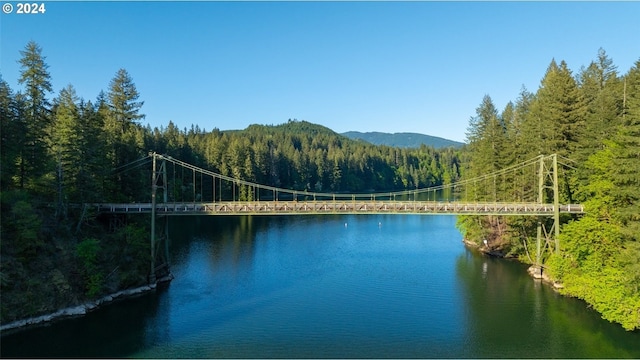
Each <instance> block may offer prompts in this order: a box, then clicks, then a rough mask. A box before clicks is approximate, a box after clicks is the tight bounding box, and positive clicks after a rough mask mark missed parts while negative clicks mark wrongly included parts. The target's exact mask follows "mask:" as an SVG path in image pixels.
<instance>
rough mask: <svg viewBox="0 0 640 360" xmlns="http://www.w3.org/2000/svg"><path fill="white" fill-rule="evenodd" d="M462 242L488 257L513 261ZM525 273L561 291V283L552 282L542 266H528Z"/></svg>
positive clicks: (476, 245)
mask: <svg viewBox="0 0 640 360" xmlns="http://www.w3.org/2000/svg"><path fill="white" fill-rule="evenodd" d="M462 242H463V243H464V244H465V246H467V247H469V248H473V249H476V250H478V251H480V252H481V253H483V254H485V255H488V256H493V257H499V258H502V259H515V258H509V257H505V256H504V255H503V254H501V253H499V252H496V251H486V250H483V249H482V248H481V247H480V245H478V244H476V243H474V242H471V241H468V240H467V239H462ZM515 260H516V261H518V262H520V263H522V264H525V263H523V262H521V261H519V260H518V259H515ZM527 273H528V274H529V276H531V277H532V278H533V279H534V280H540V281H542V282H543V283H546V284H548V285H549V286H551V288H553V290H555V291H558V290H559V289H562V288H563V287H564V286H563V285H562V283H560V282H557V281H554V280H552V279H551V278H550V277H549V275H547V274H546V273H545V272H544V265H543V266H538V265H535V264H532V265H529V267H528V268H527Z"/></svg>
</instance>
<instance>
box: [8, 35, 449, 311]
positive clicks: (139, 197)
mask: <svg viewBox="0 0 640 360" xmlns="http://www.w3.org/2000/svg"><path fill="white" fill-rule="evenodd" d="M19 55H20V58H19V63H20V65H21V76H20V79H19V83H18V84H17V85H18V86H19V87H20V89H19V90H18V91H14V90H13V89H12V87H11V86H10V85H9V84H8V83H7V82H5V81H4V80H1V79H0V116H1V117H0V119H1V124H0V129H1V138H2V143H1V148H0V155H1V159H0V160H1V161H0V166H1V177H0V200H1V207H2V208H1V210H2V222H1V228H0V236H1V242H0V257H1V259H0V292H1V293H2V296H1V297H0V322H2V323H6V322H9V321H13V320H16V319H21V318H25V317H29V316H35V315H40V314H44V313H48V312H52V311H54V310H56V309H59V308H62V307H65V306H70V305H75V304H78V303H81V302H83V301H85V300H87V299H94V298H96V297H98V296H100V295H104V294H107V293H111V292H114V291H117V290H120V289H124V288H129V287H134V286H138V285H142V284H146V283H147V282H148V275H149V263H150V255H149V253H150V249H149V230H148V228H147V227H148V226H147V224H146V222H148V218H139V217H133V216H132V217H129V218H128V219H125V221H123V222H120V223H117V224H115V225H117V226H114V223H110V222H109V221H108V220H107V219H102V218H100V217H98V216H96V214H94V213H92V211H91V209H90V208H88V207H85V206H84V204H87V203H97V202H128V201H145V202H147V201H150V191H149V186H150V184H149V182H150V177H149V174H150V173H149V172H148V171H147V172H145V171H138V170H140V169H135V168H133V167H132V166H130V165H128V164H130V163H131V162H133V161H135V160H137V159H140V158H142V157H144V156H146V155H147V154H148V153H149V152H150V151H155V152H158V153H161V154H167V155H170V156H173V157H175V158H177V159H180V160H183V161H186V162H189V163H192V164H194V165H197V166H201V167H204V168H207V169H210V170H212V171H216V172H219V173H221V174H223V175H228V176H233V177H236V178H240V179H243V180H247V181H252V182H257V183H260V184H266V185H273V186H278V187H283V188H289V189H296V190H309V191H324V192H367V191H387V190H402V189H410V188H417V187H424V186H430V185H439V184H442V183H450V182H453V181H455V180H457V179H458V177H459V167H460V160H459V158H458V152H457V150H453V149H445V150H434V149H433V148H430V147H426V146H422V147H420V148H417V149H398V148H393V147H388V146H374V145H371V144H364V143H362V142H358V141H354V140H350V139H348V138H346V137H344V136H341V135H338V134H336V133H334V132H333V131H331V130H330V129H327V128H324V127H322V126H319V125H314V124H310V123H308V122H305V121H295V120H290V121H289V122H287V123H285V124H282V125H277V126H261V125H253V126H250V127H249V128H247V129H245V130H240V131H219V130H217V129H214V130H212V131H205V130H204V129H201V128H200V127H199V126H197V125H194V126H191V128H190V129H178V128H177V127H176V126H175V125H174V124H173V123H172V122H169V123H168V125H167V126H166V127H161V128H153V129H152V128H151V127H149V126H143V125H142V124H141V121H142V120H143V119H144V114H143V113H142V107H143V105H144V102H143V101H141V100H140V94H139V93H138V91H137V89H136V86H135V84H134V82H133V79H132V77H131V76H130V74H129V73H128V72H127V71H126V70H124V69H120V70H118V71H117V73H116V74H115V76H114V77H113V79H112V80H111V82H110V83H109V84H105V85H108V88H107V91H106V92H101V93H100V94H97V97H96V99H95V100H94V101H91V100H85V99H84V98H82V97H81V96H80V95H79V94H77V93H76V91H75V89H74V87H73V85H68V86H66V87H65V88H63V89H62V90H61V91H60V92H59V93H58V94H52V92H53V88H52V84H51V76H50V74H49V70H48V65H47V63H46V61H45V60H46V57H45V56H44V55H43V51H42V49H41V48H40V47H39V46H38V44H36V43H35V42H30V43H28V44H27V45H26V47H25V49H24V51H21V53H20V54H19ZM63 83H64V82H63ZM94 96H95V95H94ZM212 122H215V120H212ZM183 185H184V186H183V187H182V191H183V192H185V193H190V191H188V190H189V189H187V187H188V186H192V185H189V184H187V183H185V184H183ZM237 195H238V200H243V199H247V198H248V196H249V194H247V193H242V192H240V193H239V194H237Z"/></svg>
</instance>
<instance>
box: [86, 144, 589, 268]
mask: <svg viewBox="0 0 640 360" xmlns="http://www.w3.org/2000/svg"><path fill="white" fill-rule="evenodd" d="M149 164H151V179H150V180H151V182H150V185H151V186H150V192H151V201H150V202H143V203H100V204H93V206H94V208H95V210H96V211H97V212H98V213H101V214H106V215H113V216H116V215H123V214H131V215H134V214H150V215H151V259H152V260H151V262H152V272H151V273H152V275H153V274H155V272H156V270H157V260H158V259H157V257H158V256H157V255H158V254H160V255H161V252H160V251H159V250H160V249H159V248H160V243H162V242H164V244H165V251H164V259H161V262H162V264H163V265H167V264H168V220H167V219H168V218H169V217H171V216H187V215H192V216H193V215H320V214H419V215H483V216H487V215H492V216H534V217H538V219H539V220H538V232H537V253H536V256H537V258H536V259H537V260H536V261H537V262H538V264H541V263H542V260H541V259H542V254H541V252H542V248H543V247H545V248H546V247H549V248H554V249H555V251H556V252H557V251H559V247H560V245H559V240H558V235H559V231H560V226H559V224H560V214H562V213H566V214H582V213H583V212H584V207H583V206H582V205H581V204H560V193H559V189H558V188H559V186H558V175H559V172H560V171H564V170H565V169H568V168H572V166H571V160H569V159H566V158H563V157H560V156H558V155H556V154H553V155H540V156H538V157H535V158H533V159H530V160H527V161H523V162H521V163H519V164H516V165H513V166H509V167H506V168H504V169H500V170H497V171H495V172H492V173H489V174H484V175H482V176H479V177H475V178H473V179H466V180H463V181H458V182H454V183H452V184H446V185H440V186H434V187H428V188H421V189H414V190H403V191H395V192H372V193H326V192H310V191H306V190H293V189H285V188H279V187H275V186H269V185H264V184H258V183H254V182H251V181H246V180H243V179H237V178H234V177H230V176H226V175H222V174H219V173H216V172H213V171H210V170H207V169H203V168H200V167H197V166H195V165H192V164H189V163H186V162H184V161H181V160H178V159H175V158H173V157H171V156H167V155H160V154H157V153H154V152H152V153H149V155H148V156H146V157H144V158H142V159H139V160H137V161H135V162H133V163H131V164H128V168H127V170H130V169H134V168H138V167H143V166H148V165H149ZM185 172H186V175H185ZM158 192H161V195H160V196H158ZM443 194H445V195H443ZM158 199H159V200H158ZM458 199H459V200H458ZM157 218H164V220H165V221H164V224H165V226H164V231H161V234H160V236H159V237H156V235H157V234H156V219H157ZM547 220H551V221H547ZM547 223H551V226H550V228H549V230H548V229H547V227H548V226H547V225H546V224H547ZM157 240H158V241H157ZM160 257H162V256H160Z"/></svg>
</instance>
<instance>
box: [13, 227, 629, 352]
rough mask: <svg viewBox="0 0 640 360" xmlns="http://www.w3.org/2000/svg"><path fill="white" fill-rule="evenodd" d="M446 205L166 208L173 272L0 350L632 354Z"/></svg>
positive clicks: (623, 335) (588, 313) (578, 304)
mask: <svg viewBox="0 0 640 360" xmlns="http://www.w3.org/2000/svg"><path fill="white" fill-rule="evenodd" d="M455 222H456V218H455V216H424V215H423V216H419V215H353V216H346V215H345V216H338V215H336V216H333V215H324V216H282V217H267V216H265V217H260V216H237V217H236V216H229V217H225V216H220V217H206V216H202V217H184V218H172V219H171V220H170V234H171V262H172V272H173V274H174V276H175V279H174V280H173V281H172V282H171V283H168V284H167V285H165V286H161V287H159V288H158V289H157V290H156V291H154V292H152V293H148V294H145V295H143V296H140V297H137V298H133V299H127V300H124V301H120V302H117V303H114V304H111V305H108V306H104V307H102V308H101V309H99V310H97V311H94V312H92V313H90V314H88V315H87V316H85V317H82V318H76V319H69V320H63V321H58V322H55V323H53V324H50V325H47V326H42V327H37V328H32V329H28V330H25V331H20V332H17V333H13V334H9V335H6V336H3V337H2V350H1V355H2V357H24V356H28V357H33V356H37V357H143V358H185V357H188V358H486V357H491V358H532V357H533V358H551V357H552V358H620V357H624V358H640V333H639V332H632V333H630V332H625V331H624V330H623V329H622V328H621V327H620V326H619V325H616V324H612V323H609V322H607V321H605V320H602V319H601V318H600V316H599V315H598V313H596V312H595V311H593V310H591V309H590V308H588V306H587V305H586V304H585V303H584V302H582V301H579V300H576V299H572V298H566V297H563V296H560V295H558V294H557V293H555V292H554V291H553V290H552V289H551V288H550V287H549V286H546V285H544V284H542V283H540V282H538V281H534V280H533V279H532V278H530V277H529V276H528V275H527V273H526V266H524V265H522V264H519V263H517V262H513V261H508V260H503V259H495V258H490V257H487V256H484V255H482V254H479V253H477V252H475V251H472V250H469V249H467V248H466V247H465V246H464V245H463V243H462V242H461V240H462V238H461V235H460V233H459V232H458V230H457V229H456V228H455Z"/></svg>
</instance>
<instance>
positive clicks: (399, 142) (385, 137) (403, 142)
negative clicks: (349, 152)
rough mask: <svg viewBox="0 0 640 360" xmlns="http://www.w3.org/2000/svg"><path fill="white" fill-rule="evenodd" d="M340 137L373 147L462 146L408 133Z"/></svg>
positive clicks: (355, 133)
mask: <svg viewBox="0 0 640 360" xmlns="http://www.w3.org/2000/svg"><path fill="white" fill-rule="evenodd" d="M340 135H343V136H346V137H348V138H350V139H356V140H364V141H366V142H369V143H372V144H374V145H387V146H394V147H406V148H417V147H420V145H422V144H425V145H427V146H431V147H433V148H436V149H439V148H446V147H454V148H459V147H461V146H462V145H464V143H461V142H457V141H453V140H448V139H443V138H441V137H437V136H431V135H425V134H418V133H408V132H401V133H393V134H390V133H382V132H376V131H374V132H365V133H362V132H359V131H347V132H345V133H342V134H340Z"/></svg>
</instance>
